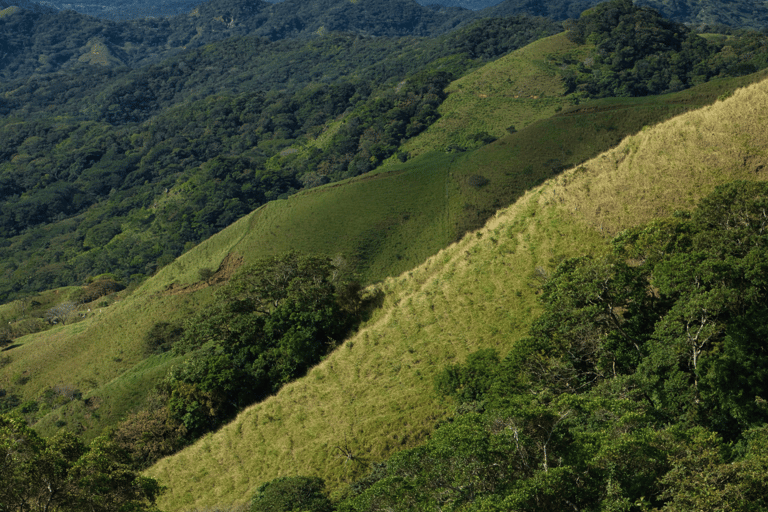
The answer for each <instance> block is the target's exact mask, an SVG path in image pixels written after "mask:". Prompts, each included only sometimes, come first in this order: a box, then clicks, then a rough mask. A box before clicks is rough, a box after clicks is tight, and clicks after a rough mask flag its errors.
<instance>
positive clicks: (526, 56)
mask: <svg viewBox="0 0 768 512" xmlns="http://www.w3.org/2000/svg"><path fill="white" fill-rule="evenodd" d="M591 49H592V47H591V46H586V45H584V46H579V45H576V44H575V43H573V42H571V41H569V40H568V38H567V37H566V34H565V33H564V32H563V33H560V34H557V35H554V36H550V37H546V38H543V39H540V40H539V41H536V42H534V43H532V44H529V45H528V46H525V47H524V48H521V49H519V50H515V51H513V52H511V53H510V54H508V55H506V56H504V57H502V58H500V59H498V60H496V61H494V62H492V63H490V64H487V65H485V66H483V67H482V68H480V69H478V70H477V71H475V72H473V73H470V74H468V75H466V76H464V77H462V78H460V79H459V80H456V81H454V82H453V83H451V85H450V87H448V88H447V89H446V92H447V93H448V98H447V99H446V100H445V101H444V102H443V104H442V105H441V106H440V107H439V108H438V112H440V119H439V120H438V121H437V122H436V123H435V124H433V125H432V126H430V127H429V128H428V129H427V130H426V131H425V132H424V133H422V134H420V135H419V136H417V137H414V138H413V139H411V140H409V141H408V142H406V144H405V145H404V147H403V149H404V150H406V151H408V152H409V153H411V154H412V155H418V154H421V153H423V152H424V151H429V150H433V149H440V150H444V149H446V148H449V147H451V146H454V147H467V146H471V144H472V141H471V139H470V137H471V136H473V135H475V134H477V133H480V132H486V133H488V134H489V135H491V136H493V137H495V138H499V137H502V136H504V135H506V134H507V129H508V128H509V127H510V126H514V127H515V129H517V130H521V129H522V128H525V127H526V126H528V125H530V124H531V123H533V122H535V121H537V120H539V119H546V118H548V117H550V116H552V115H554V114H555V112H557V111H559V110H560V109H562V108H563V107H565V106H568V105H570V104H571V103H572V102H573V99H571V98H568V97H564V94H565V88H564V86H563V82H562V78H561V76H560V73H559V72H558V71H560V70H559V69H558V67H557V65H556V64H555V62H556V61H557V60H560V59H562V57H563V56H564V55H570V56H572V57H573V58H577V57H578V56H579V55H581V54H586V53H588V52H589V51H590V50H591Z"/></svg>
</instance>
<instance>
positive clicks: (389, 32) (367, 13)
mask: <svg viewBox="0 0 768 512" xmlns="http://www.w3.org/2000/svg"><path fill="white" fill-rule="evenodd" d="M3 1H7V0H3ZM8 14H9V15H7V16H4V17H2V18H0V52H1V54H2V55H3V59H2V61H0V77H2V78H4V79H13V78H21V77H25V76H30V75H31V74H40V73H50V72H54V71H57V70H60V69H67V68H72V67H75V66H78V65H81V64H83V63H92V64H101V65H104V66H108V67H116V66H129V67H135V66H138V65H143V64H148V63H151V62H156V61H159V60H161V59H163V58H166V57H168V56H170V55H173V54H175V53H179V52H181V51H183V50H186V49H189V48H194V47H199V46H202V45H205V44H208V43H211V42H214V41H220V40H223V39H226V38H228V37H233V36H245V35H252V36H261V37H265V38H267V39H269V40H272V41H275V40H279V39H286V38H292V37H310V36H312V35H314V34H318V33H323V32H329V31H340V32H351V33H355V34H361V35H369V36H387V37H398V36H433V35H438V34H442V33H445V32H448V31H449V30H451V29H453V28H456V27H458V26H460V25H462V24H466V23H468V22H470V21H472V20H473V19H475V18H476V14H475V13H473V12H472V11H469V10H466V9H460V8H444V9H437V10H436V9H432V8H428V7H424V6H421V5H419V4H417V3H415V2H413V1H412V0H359V1H357V2H355V3H351V2H349V1H348V0H316V1H313V2H307V1H305V0H286V1H285V2H281V3H279V4H270V3H267V2H264V1H261V0H253V1H244V0H211V1H209V2H206V3H203V4H200V5H199V6H198V7H196V8H195V9H194V10H192V11H190V12H189V13H188V14H180V15H177V16H173V17H170V18H155V19H152V18H145V19H141V20H131V21H112V20H103V19H97V18H94V17H92V16H86V15H83V14H80V13H77V12H75V11H72V10H66V11H61V12H55V11H53V10H51V9H45V8H42V7H41V8H40V9H37V10H18V11H14V12H13V13H8Z"/></svg>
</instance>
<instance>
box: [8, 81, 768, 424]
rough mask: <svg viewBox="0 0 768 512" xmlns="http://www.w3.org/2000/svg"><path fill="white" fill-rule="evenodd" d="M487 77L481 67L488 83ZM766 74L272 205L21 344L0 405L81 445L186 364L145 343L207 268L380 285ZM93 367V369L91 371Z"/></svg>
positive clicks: (587, 108)
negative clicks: (556, 180)
mask: <svg viewBox="0 0 768 512" xmlns="http://www.w3.org/2000/svg"><path fill="white" fill-rule="evenodd" d="M484 73H485V72H484V71H483V69H481V70H478V74H479V75H480V76H482V75H483V74H484ZM763 76H765V75H764V74H759V75H756V76H752V77H745V78H743V79H731V80H723V81H715V82H711V83H709V84H704V85H702V86H699V87H696V88H694V89H691V90H690V91H683V92H681V93H676V94H673V95H668V96H663V97H659V98H649V99H643V98H640V99H625V100H621V101H619V100H611V101H609V102H606V101H605V100H601V101H600V102H596V103H585V104H583V105H582V106H580V107H578V108H573V109H572V110H569V111H568V112H563V114H562V115H558V116H555V117H552V118H551V119H548V120H543V121H540V122H538V123H535V124H534V125H531V126H530V127H528V128H526V129H522V130H520V131H519V132H517V133H515V134H507V135H506V136H505V137H502V138H501V139H500V140H499V141H497V142H496V143H494V144H490V145H488V146H486V147H483V148H480V149H478V150H476V151H472V152H466V153H460V154H448V155H445V154H443V155H441V154H439V153H429V154H425V155H423V156H422V157H418V158H414V159H412V160H410V161H408V162H407V163H405V164H400V165H398V166H395V167H387V168H386V169H385V170H382V171H381V172H375V173H371V174H369V175H367V176H364V177H360V178H357V179H353V180H348V181H345V182H342V183H340V184H334V185H327V186H324V187H319V188H314V189H312V190H309V191H305V192H302V193H299V194H296V195H294V196H291V197H290V198H287V199H285V200H280V201H273V202H270V203H268V204H266V205H264V206H263V207H261V208H259V209H257V210H256V211H255V212H253V213H252V214H250V215H247V216H245V217H244V218H242V219H241V220H239V221H238V222H236V223H234V224H233V225H232V226H230V227H229V228H227V229H226V230H224V231H222V233H221V234H219V235H218V236H216V237H214V238H212V239H210V240H208V241H206V242H204V243H202V244H200V245H199V246H198V247H196V248H194V249H193V250H191V251H189V252H188V253H187V254H185V255H183V256H182V257H181V258H179V259H178V260H177V261H175V262H173V263H171V264H170V265H168V266H166V267H165V268H163V269H162V270H160V271H159V272H158V273H157V275H155V276H154V277H152V278H151V279H149V280H147V281H146V282H145V284H144V285H143V286H141V287H140V288H138V289H135V291H133V293H131V294H130V295H128V296H127V297H126V295H127V294H128V293H130V292H131V290H130V289H129V290H125V291H123V292H119V293H118V294H117V295H110V296H106V297H103V298H98V299H96V300H94V301H93V303H90V304H87V305H84V306H82V307H81V308H80V310H81V311H82V312H85V311H86V310H87V309H89V308H90V310H91V311H90V312H89V313H88V314H87V316H86V318H85V319H84V320H83V321H82V322H79V323H74V324H71V325H67V326H63V327H57V328H54V329H52V330H50V331H48V332H45V333H41V334H38V335H31V336H26V337H23V338H18V339H17V340H16V341H14V345H13V349H12V350H8V351H7V352H6V354H7V355H8V359H7V360H6V361H5V362H4V364H3V368H0V379H2V380H0V388H2V389H3V391H4V393H6V396H5V397H4V398H3V402H7V403H8V404H10V403H11V402H10V401H9V400H11V399H13V398H14V397H16V398H15V399H16V400H19V401H20V402H24V403H27V402H29V404H34V403H36V404H37V405H34V406H32V405H30V407H34V411H32V413H31V415H30V416H29V418H30V419H33V418H34V421H39V423H38V428H39V429H40V430H42V431H44V432H49V433H52V432H54V431H56V430H58V429H60V428H64V429H67V430H77V431H81V432H82V434H83V435H84V436H86V437H87V438H90V437H92V436H94V435H97V434H98V433H99V432H100V431H101V429H102V428H103V427H104V426H107V425H114V424H115V423H116V422H118V421H119V420H120V419H121V418H123V417H124V416H125V415H126V414H127V413H128V412H129V411H132V410H135V409H136V408H137V407H142V406H143V404H144V403H145V401H146V393H147V391H148V390H149V389H151V388H152V387H153V386H154V385H155V384H156V383H157V382H159V381H160V380H162V378H163V376H164V375H165V372H166V371H167V368H168V367H169V366H170V365H172V364H176V363H177V362H178V360H177V359H174V358H172V357H170V355H169V354H163V355H151V354H152V348H151V347H148V346H147V341H146V340H147V339H148V333H149V332H150V331H151V329H152V328H153V326H154V325H155V324H157V323H159V322H171V323H176V324H180V325H181V324H183V323H184V321H185V319H187V318H188V317H189V316H190V314H191V311H194V310H195V309H198V308H200V307H201V305H203V304H206V303H208V302H209V301H210V300H211V297H212V295H211V294H212V292H214V291H215V289H216V287H215V286H210V284H211V283H208V284H206V281H205V280H204V279H203V278H202V277H201V275H202V274H201V271H202V270H204V269H208V270H210V271H213V272H218V274H217V275H220V276H221V279H223V278H226V276H228V275H230V274H231V272H232V268H233V267H232V264H233V262H235V261H237V259H238V258H239V257H240V256H242V257H244V261H242V260H241V261H240V262H239V263H237V265H240V264H242V263H252V262H254V261H256V260H257V259H258V258H260V257H263V256H268V255H272V254H279V253H281V252H284V251H288V250H299V251H302V252H305V253H311V254H322V255H327V256H328V257H335V256H337V255H342V256H343V257H344V258H345V259H346V260H347V262H348V263H349V264H350V265H351V266H353V267H354V268H356V269H357V270H358V272H359V273H360V277H361V278H362V279H363V281H364V282H365V283H370V282H375V281H379V280H381V279H384V278H386V277H390V276H393V275H396V274H398V273H400V272H403V271H405V270H408V269H410V268H413V267H414V266H415V265H418V264H419V263H420V262H422V261H424V260H425V259H426V258H427V257H429V256H431V255H433V254H435V253H436V252H437V251H439V250H440V249H442V248H444V247H445V246H447V245H448V244H450V243H451V242H453V241H455V240H457V239H458V238H459V237H461V236H462V235H463V234H464V233H465V232H466V231H467V230H471V229H476V228H477V227H479V226H482V225H483V224H484V223H485V221H486V220H487V219H488V218H489V217H490V216H492V215H493V214H494V212H495V211H496V210H497V209H498V208H501V207H504V206H506V205H508V204H510V203H511V202H513V201H515V200H516V199H517V198H518V197H520V196H521V195H522V194H523V193H525V191H526V190H528V189H530V188H531V187H535V186H537V185H539V184H540V183H542V182H543V181H544V180H546V179H548V178H550V177H552V176H553V174H556V173H559V172H560V171H561V170H562V169H563V168H565V167H567V166H571V165H575V164H579V163H581V162H583V161H584V160H586V159H589V158H591V157H593V156H594V155H596V154H597V153H599V152H601V151H605V150H606V149H608V148H610V147H612V146H614V145H615V144H617V143H618V142H619V141H620V140H621V138H623V136H624V135H623V134H630V133H635V132H637V131H639V130H641V129H642V128H643V127H644V126H647V125H650V124H654V123H656V122H659V121H662V120H664V119H668V118H669V117H671V116H673V115H676V114H678V113H681V112H684V111H686V110H689V109H691V108H696V107H699V106H702V105H706V104H709V103H711V102H713V101H715V100H716V98H718V97H720V96H723V95H724V94H729V93H730V91H732V90H733V88H735V87H737V86H739V85H740V84H747V83H750V82H751V81H753V80H757V79H759V78H760V77H763ZM575 134H580V135H579V136H578V137H575V136H574V135H575ZM553 157H556V158H553ZM483 182H486V183H485V184H484V183H483ZM166 201H172V198H168V199H166ZM170 204H173V203H172V202H171V203H170ZM228 255H233V257H234V259H233V257H228ZM238 255H240V256H238ZM216 282H218V279H216V280H214V281H212V283H216ZM62 300H65V299H64V297H63V296H61V298H60V299H59V301H62ZM38 301H39V302H42V304H41V305H40V306H38V308H37V311H39V312H38V313H37V315H38V316H39V317H40V318H39V319H38V320H37V321H39V322H41V323H42V321H43V316H44V313H45V311H47V309H48V308H51V307H53V306H55V305H56V302H54V301H56V299H55V298H53V297H50V296H49V297H48V298H46V299H45V300H43V299H42V298H41V299H38ZM23 304H25V302H23V301H14V302H12V303H10V304H8V305H7V306H6V307H5V308H3V309H0V318H3V319H7V321H12V322H13V325H12V328H13V329H14V330H17V329H18V331H20V332H23V331H24V329H28V328H30V327H29V326H28V323H29V322H32V319H33V318H35V315H34V314H33V313H32V312H31V311H30V310H29V309H26V310H25V309H24V308H23ZM169 311H172V313H169ZM129 318H134V320H133V321H129V320H128V319H129ZM4 323H5V321H4ZM105 338H106V339H109V340H111V341H110V343H109V344H105V342H104V339H105ZM94 358H95V360H97V361H99V364H98V365H92V364H89V363H88V361H92V360H94ZM52 383H55V384H52ZM56 386H63V387H64V388H66V389H70V388H71V389H75V390H78V391H79V392H80V393H81V398H80V399H77V400H73V401H68V402H67V403H66V404H63V407H59V405H62V404H59V405H53V406H52V405H47V404H48V401H49V399H48V398H45V397H46V396H47V394H50V390H51V389H53V388H55V387H56Z"/></svg>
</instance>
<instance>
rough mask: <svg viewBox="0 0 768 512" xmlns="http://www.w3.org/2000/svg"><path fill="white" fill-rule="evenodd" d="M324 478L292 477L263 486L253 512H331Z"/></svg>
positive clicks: (257, 496)
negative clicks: (298, 511)
mask: <svg viewBox="0 0 768 512" xmlns="http://www.w3.org/2000/svg"><path fill="white" fill-rule="evenodd" d="M333 509H334V508H333V505H332V503H331V501H330V500H329V499H328V497H327V496H326V494H325V482H324V481H323V479H322V478H318V477H307V476H292V477H282V478H276V479H275V480H272V481H271V482H267V483H265V484H263V485H261V486H260V487H259V488H258V489H257V490H256V493H255V494H254V496H253V499H252V500H251V508H250V510H251V512H293V511H297V510H300V511H302V512H331V511H332V510H333Z"/></svg>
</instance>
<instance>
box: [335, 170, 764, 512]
mask: <svg viewBox="0 0 768 512" xmlns="http://www.w3.org/2000/svg"><path fill="white" fill-rule="evenodd" d="M767 207H768V184H766V183H762V182H761V183H750V182H735V183H731V184H729V185H726V186H722V187H719V188H717V189H716V190H715V192H713V193H712V194H711V195H709V196H708V197H706V198H705V199H703V200H702V201H701V203H700V204H699V206H698V208H697V209H696V210H695V211H693V212H692V214H690V215H686V214H679V215H677V216H676V217H675V218H673V219H670V220H666V221H660V222H656V223H653V224H651V225H649V226H643V227H640V228H637V229H633V230H630V231H628V232H626V233H623V234H622V235H620V236H619V237H617V238H616V239H615V240H614V248H615V251H614V254H612V255H609V256H607V257H603V258H588V257H583V258H576V259H572V260H567V261H565V262H563V263H562V264H561V265H560V266H559V267H558V269H557V271H556V272H555V273H554V274H552V275H551V276H548V277H547V279H546V282H545V283H544V286H543V290H542V294H541V298H542V303H543V306H544V314H543V315H542V316H541V317H540V318H539V319H538V320H537V321H536V323H535V324H534V326H533V327H532V328H531V331H530V337H529V338H528V339H526V340H520V341H518V342H516V344H515V346H514V348H513V349H512V351H511V352H510V353H509V354H508V355H507V356H506V358H505V359H504V360H502V361H500V360H499V358H498V356H497V354H496V353H495V352H494V351H493V350H485V351H480V352H477V353H475V354H471V355H470V356H469V357H468V358H467V361H466V362H465V363H464V364H461V365H455V366H451V367H449V368H447V369H446V370H445V371H444V372H443V374H442V375H441V376H440V378H439V379H438V389H439V390H440V391H442V392H444V393H445V394H447V395H449V396H452V397H454V398H455V399H456V400H457V401H459V402H460V407H459V408H458V409H457V412H458V413H459V414H460V415H459V416H458V417H457V418H455V419H454V420H453V421H452V422H449V423H447V424H444V425H442V426H440V427H439V428H438V429H437V430H436V431H435V432H434V433H433V435H432V437H431V439H430V440H429V441H428V442H427V443H426V444H425V445H424V446H422V447H419V448H415V449H413V450H408V451H405V452H402V453H400V454H397V455H396V456H394V457H392V458H391V459H390V460H389V461H388V462H387V464H386V469H385V474H384V475H381V474H379V475H378V476H377V477H376V478H374V479H373V481H372V482H366V483H365V484H364V485H359V486H352V487H351V488H350V491H349V497H348V498H347V499H346V500H345V501H343V502H342V503H340V504H339V506H338V510H345V511H347V510H349V511H353V510H354V511H363V510H370V511H373V510H382V509H386V508H407V509H413V510H422V509H423V510H426V509H437V508H439V509H441V510H484V511H488V510H493V511H496V510H498V511H502V510H521V511H540V510H552V511H555V510H664V511H672V510H675V511H677V510H686V511H688V510H690V511H694V510H763V509H766V507H768V502H767V501H766V492H765V491H766V490H767V489H768V480H767V479H766V476H765V475H766V468H768V466H767V464H768V459H766V457H765V453H766V451H765V450H766V447H765V443H766V439H768V437H766V424H767V423H766V422H767V421H768V407H766V401H765V399H764V398H763V397H764V396H766V394H768V359H766V357H765V350H764V340H765V339H766V325H768V321H767V319H768V311H766V310H765V307H766V306H765V304H766V303H767V299H768V297H766V293H768V286H766V284H767V283H766V279H768V267H766V264H765V262H766V261H768V254H766V251H768V235H766V230H765V227H766V225H768V221H767V220H766V217H765V212H766V208H767ZM627 261H630V262H631V264H629V263H627ZM478 403H482V404H483V407H477V404H478ZM478 411H480V413H478ZM377 471H378V472H379V473H381V468H378V469H377Z"/></svg>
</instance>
